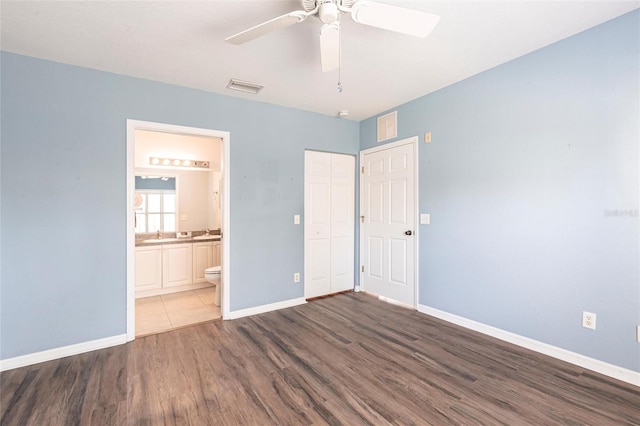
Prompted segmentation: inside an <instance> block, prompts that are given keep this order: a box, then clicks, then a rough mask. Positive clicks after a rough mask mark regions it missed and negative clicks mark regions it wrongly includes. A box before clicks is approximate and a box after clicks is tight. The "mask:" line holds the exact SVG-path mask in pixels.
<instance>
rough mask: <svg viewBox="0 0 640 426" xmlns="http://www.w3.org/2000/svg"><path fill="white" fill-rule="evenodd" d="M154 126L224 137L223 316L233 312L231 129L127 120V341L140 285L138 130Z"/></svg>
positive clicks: (132, 333)
mask: <svg viewBox="0 0 640 426" xmlns="http://www.w3.org/2000/svg"><path fill="white" fill-rule="evenodd" d="M136 130H150V131H157V132H166V133H175V134H180V135H195V136H208V137H214V138H220V139H222V153H221V156H220V158H221V172H222V181H223V188H222V194H221V195H222V198H221V202H222V206H221V211H222V224H221V231H222V232H223V238H222V271H223V274H222V275H223V276H222V280H221V281H222V300H221V302H222V306H221V311H222V318H225V317H226V316H227V315H228V313H229V306H230V294H229V293H230V289H231V274H230V270H231V268H230V265H231V256H230V252H231V251H230V241H231V232H230V231H231V226H230V216H231V215H230V214H229V213H230V211H231V203H230V194H231V193H230V190H231V183H230V178H231V171H230V152H231V150H230V142H231V134H230V133H229V132H225V131H221V130H212V129H202V128H197V127H186V126H178V125H173V124H165V123H155V122H152V121H140V120H127V173H126V176H127V203H126V204H127V231H126V232H127V341H128V342H130V341H132V340H134V339H135V337H136V324H135V319H136V313H135V308H136V296H135V292H136V288H135V238H136V237H135V230H134V229H135V213H134V208H133V206H134V198H135V131H136Z"/></svg>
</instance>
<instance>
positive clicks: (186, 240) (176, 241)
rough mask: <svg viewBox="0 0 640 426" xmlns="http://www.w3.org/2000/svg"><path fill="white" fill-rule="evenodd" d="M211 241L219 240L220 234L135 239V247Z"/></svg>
mask: <svg viewBox="0 0 640 426" xmlns="http://www.w3.org/2000/svg"><path fill="white" fill-rule="evenodd" d="M151 240H154V241H151ZM211 241H220V235H208V236H206V237H205V236H204V235H201V236H198V237H192V238H166V239H160V240H158V239H156V238H147V239H136V247H145V246H159V245H167V244H185V243H206V242H211Z"/></svg>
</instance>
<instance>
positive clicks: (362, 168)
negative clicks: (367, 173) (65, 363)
mask: <svg viewBox="0 0 640 426" xmlns="http://www.w3.org/2000/svg"><path fill="white" fill-rule="evenodd" d="M361 170H362V172H361V173H362V174H364V166H362V167H361Z"/></svg>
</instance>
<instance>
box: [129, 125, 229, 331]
mask: <svg viewBox="0 0 640 426" xmlns="http://www.w3.org/2000/svg"><path fill="white" fill-rule="evenodd" d="M228 153H229V133H228V132H224V131H219V130H211V129H201V128H192V127H185V126H176V125H170V124H163V123H154V122H144V121H137V120H127V340H128V341H131V340H133V339H134V338H135V337H141V336H143V335H148V334H155V333H157V332H162V331H167V330H170V329H174V328H179V327H182V326H185V325H190V324H195V323H201V322H205V321H210V320H213V319H216V318H221V317H222V316H224V315H225V314H226V313H227V312H228V310H229V297H228V295H229V288H230V279H229V274H228V271H229V267H228V265H229V260H230V259H229V256H228V253H229V242H230V235H229V233H228V230H229V214H228V209H229V203H228V202H227V201H226V200H228V194H229V167H228V164H229V162H228Z"/></svg>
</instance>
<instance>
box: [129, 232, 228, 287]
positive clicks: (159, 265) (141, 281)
mask: <svg viewBox="0 0 640 426" xmlns="http://www.w3.org/2000/svg"><path fill="white" fill-rule="evenodd" d="M220 252H221V242H220V241H201V242H193V243H192V242H189V243H183V244H162V245H151V246H138V247H136V265H135V277H136V297H148V296H155V295H159V294H166V293H174V292H177V291H185V290H193V289H196V288H203V287H208V286H210V285H211V284H210V283H208V282H207V280H206V279H205V275H204V271H205V269H207V268H209V267H211V266H218V265H220Z"/></svg>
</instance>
